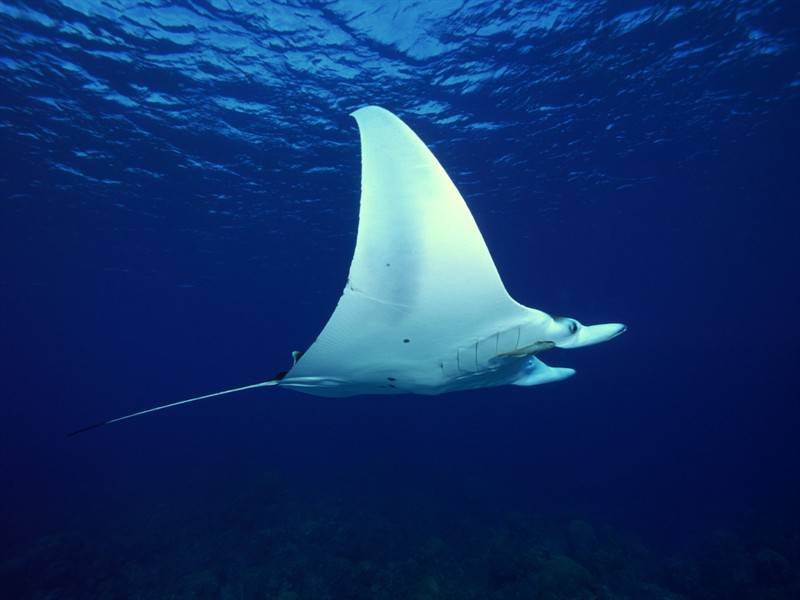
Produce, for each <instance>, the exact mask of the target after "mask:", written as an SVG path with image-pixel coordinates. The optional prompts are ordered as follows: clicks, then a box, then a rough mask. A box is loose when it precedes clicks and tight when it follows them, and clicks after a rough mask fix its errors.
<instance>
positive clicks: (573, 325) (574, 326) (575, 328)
mask: <svg viewBox="0 0 800 600" xmlns="http://www.w3.org/2000/svg"><path fill="white" fill-rule="evenodd" d="M576 331H578V324H577V323H576V322H575V321H572V323H570V324H569V332H570V334H573V333H575V332H576Z"/></svg>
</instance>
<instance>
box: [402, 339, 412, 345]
mask: <svg viewBox="0 0 800 600" xmlns="http://www.w3.org/2000/svg"><path fill="white" fill-rule="evenodd" d="M410 341H411V340H410V339H408V338H406V339H404V340H403V343H404V344H407V343H408V342H410Z"/></svg>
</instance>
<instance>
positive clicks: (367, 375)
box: [73, 106, 625, 434]
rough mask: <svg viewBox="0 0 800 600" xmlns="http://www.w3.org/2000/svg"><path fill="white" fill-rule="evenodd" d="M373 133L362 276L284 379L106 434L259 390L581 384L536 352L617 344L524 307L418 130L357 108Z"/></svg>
mask: <svg viewBox="0 0 800 600" xmlns="http://www.w3.org/2000/svg"><path fill="white" fill-rule="evenodd" d="M353 116H354V117H355V119H356V121H357V122H358V128H359V131H360V133H361V160H362V178H361V213H360V217H359V224H358V238H357V240H356V250H355V255H354V256H353V262H352V264H351V265H350V276H349V278H348V280H347V285H346V286H345V288H344V293H343V294H342V297H341V298H340V299H339V303H338V305H337V306H336V310H334V312H333V315H332V316H331V318H330V320H329V321H328V324H327V325H325V328H324V329H323V330H322V332H321V333H320V334H319V337H318V338H317V340H316V341H315V342H314V344H313V345H312V346H311V347H310V348H309V349H308V351H307V352H306V353H305V354H303V355H302V357H301V358H300V360H298V361H296V362H295V364H294V366H293V367H292V369H291V370H290V371H289V372H288V373H286V374H285V375H284V376H277V377H275V378H273V379H271V380H269V381H264V382H262V383H256V384H253V385H247V386H243V387H238V388H234V389H229V390H224V391H222V392H216V393H213V394H205V395H203V396H196V397H194V398H189V399H187V400H181V401H179V402H173V403H171V404H164V405H161V406H156V407H154V408H150V409H147V410H142V411H139V412H135V413H133V414H129V415H125V416H122V417H117V418H115V419H110V420H107V421H102V422H100V423H95V424H93V425H90V426H88V427H84V428H82V429H79V430H77V431H75V432H73V434H75V433H80V432H83V431H87V430H89V429H93V428H95V427H99V426H102V425H108V424H110V423H116V422H118V421H124V420H126V419H130V418H133V417H137V416H140V415H144V414H148V413H151V412H156V411H160V410H164V409H165V408H170V407H172V406H178V405H182V404H187V403H190V402H195V401H197V400H202V399H204V398H212V397H215V396H223V395H227V394H233V393H236V392H241V391H244V390H249V389H253V388H259V387H268V386H281V387H286V388H291V389H294V390H298V391H300V392H305V393H308V394H316V395H318V396H353V395H356V394H403V393H414V394H441V393H444V392H451V391H455V390H464V389H473V388H481V387H489V386H497V385H503V384H514V385H536V384H539V383H546V382H548V381H556V380H559V379H564V378H566V377H569V376H570V375H572V374H573V373H574V371H573V370H572V369H567V368H552V367H548V366H547V365H545V364H544V363H543V362H542V361H540V360H539V359H538V358H536V356H534V355H535V354H536V353H539V352H542V351H544V350H547V349H549V348H553V347H559V348H576V347H579V346H586V345H589V344H596V343H598V342H603V341H606V340H608V339H610V338H612V337H614V336H616V335H618V334H620V333H621V332H622V331H624V330H625V327H624V326H623V325H621V324H618V323H611V324H606V325H592V326H584V325H581V324H580V323H579V322H578V321H576V320H575V319H569V318H553V317H551V316H550V315H548V314H547V313H544V312H542V311H539V310H536V309H534V308H527V307H525V306H522V305H521V304H519V303H517V302H515V301H514V300H513V299H512V298H511V297H510V296H509V295H508V292H506V289H505V287H504V286H503V282H502V281H501V280H500V275H499V274H498V273H497V268H496V267H495V266H494V261H492V257H491V255H490V254H489V250H488V249H487V248H486V244H485V242H484V241H483V237H482V236H481V232H480V231H479V230H478V227H477V225H475V221H474V219H473V218H472V214H471V213H470V212H469V209H468V208H467V205H466V204H465V203H464V199H463V198H462V197H461V194H459V193H458V190H457V189H456V187H455V185H453V182H452V181H450V178H449V177H448V176H447V173H445V171H444V169H443V168H442V166H441V165H440V164H439V162H438V161H437V160H436V157H434V156H433V154H431V151H430V150H428V148H427V147H426V146H425V144H423V143H422V141H421V140H420V139H419V138H418V137H417V136H416V134H415V133H414V132H413V131H411V129H409V128H408V126H407V125H406V124H405V123H403V122H402V121H401V120H400V119H398V118H397V117H396V116H394V115H393V114H392V113H390V112H389V111H387V110H384V109H382V108H379V107H377V106H368V107H366V108H362V109H360V110H357V111H356V112H354V113H353Z"/></svg>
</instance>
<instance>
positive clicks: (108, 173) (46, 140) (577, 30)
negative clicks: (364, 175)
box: [0, 0, 800, 547]
mask: <svg viewBox="0 0 800 600" xmlns="http://www.w3.org/2000/svg"><path fill="white" fill-rule="evenodd" d="M35 4H36V5H37V8H36V9H34V8H31V6H26V3H18V2H8V1H4V2H2V3H0V147H2V167H0V189H2V192H0V194H2V196H1V200H2V201H1V203H0V211H2V213H0V231H2V234H1V235H2V237H1V238H0V239H2V244H3V252H2V253H0V343H1V344H2V346H1V347H2V355H3V356H2V362H0V364H2V370H1V371H0V372H2V374H3V377H2V382H3V390H2V400H0V410H1V411H2V412H1V413H0V489H2V490H3V492H2V494H0V519H1V521H0V531H2V532H3V536H4V537H7V539H6V540H4V542H8V543H4V544H3V545H4V547H13V544H16V543H25V542H27V541H29V540H31V539H33V538H35V537H36V536H37V535H40V534H41V533H45V532H50V531H57V530H60V529H65V528H70V529H78V530H82V529H83V530H92V529H93V528H95V527H98V526H100V524H102V523H105V522H107V521H113V520H115V519H123V520H124V519H125V518H126V515H128V514H130V513H132V512H133V511H134V510H138V509H140V508H141V507H142V506H149V505H153V506H155V505H163V504H167V505H174V506H181V505H182V504H186V503H190V504H192V505H193V506H196V505H197V504H198V503H202V502H203V501H204V498H205V497H206V496H207V495H208V494H211V493H214V494H220V495H222V496H223V497H224V495H225V494H227V493H231V494H233V493H234V491H235V490H236V489H237V486H238V483H239V482H241V481H246V480H248V479H249V478H252V477H253V476H255V475H257V474H260V473H278V474H279V475H280V477H282V478H283V479H284V480H286V481H288V482H289V485H290V486H291V487H292V488H293V489H294V490H295V491H298V492H299V493H303V494H309V495H320V496H325V495H328V494H330V495H335V496H337V497H344V498H348V499H349V500H348V502H352V503H353V504H354V505H355V504H359V505H363V503H367V504H370V503H375V505H386V504H387V503H388V504H392V503H394V504H397V505H398V506H399V505H402V503H403V502H404V501H405V499H408V498H423V501H426V499H427V501H429V502H430V503H434V502H435V503H438V504H439V505H441V506H442V507H444V510H447V511H453V512H458V511H461V510H463V511H470V510H473V509H480V510H488V511H490V512H491V511H496V512H498V513H499V512H503V511H507V510H511V509H517V510H524V511H535V512H542V513H544V514H576V515H583V516H587V517H591V518H594V519H597V520H600V521H604V522H611V523H613V524H615V525H616V526H618V527H620V528H622V529H625V530H630V531H634V532H637V533H639V534H640V535H642V536H643V537H644V538H645V539H647V540H648V541H650V542H651V543H653V544H660V543H662V542H673V541H676V539H680V538H682V537H684V536H688V535H691V534H692V533H693V532H696V531H700V530H707V529H711V528H714V527H717V526H726V525H730V524H731V523H736V522H741V520H742V519H745V518H751V517H752V516H753V515H765V514H778V513H783V514H789V515H792V516H795V517H796V516H797V511H796V507H797V506H798V505H800V478H799V477H798V472H799V471H798V469H800V439H798V436H797V431H798V426H800V406H799V405H798V399H800V394H798V387H799V386H798V383H797V369H798V359H799V358H800V352H799V351H798V348H799V347H800V342H799V341H798V340H800V322H799V321H798V318H797V311H798V308H800V302H799V300H800V294H798V268H797V260H798V239H797V236H798V228H797V227H798V226H797V224H798V216H800V215H799V214H798V213H800V209H798V198H800V194H799V192H800V175H798V166H799V165H800V142H799V141H798V139H800V138H799V136H800V119H799V118H798V114H800V112H798V111H799V110H800V50H799V49H798V39H799V38H798V36H800V29H799V28H798V18H797V17H798V15H797V13H796V11H795V10H793V9H791V8H790V6H791V4H792V3H788V2H710V1H709V2H697V3H694V4H693V5H692V8H691V9H687V8H682V7H681V6H682V5H681V6H679V5H677V4H675V5H669V4H652V5H651V4H648V3H644V2H618V3H610V4H606V3H600V2H597V3H592V2H576V3H570V2H550V3H530V2H520V3H513V2H503V3H469V2H467V3H464V4H461V3H458V2H454V3H449V2H442V3H436V4H435V5H433V6H432V7H431V6H429V5H428V3H421V4H418V5H417V4H413V3H405V2H398V3H378V4H379V5H380V7H379V8H370V9H368V10H365V9H363V8H362V7H361V6H360V3H358V2H344V1H336V2H324V3H314V2H309V3H295V2H290V3H274V4H273V3H259V2H241V3H240V2H217V1H215V0H211V1H208V2H189V1H184V2H177V3H173V2H164V3H137V2H132V1H131V2H121V1H120V2H111V1H109V2H104V3H92V2H77V1H69V2H66V1H65V2H61V3H57V2H43V3H35ZM365 104H380V105H382V106H384V107H386V108H388V109H390V110H392V111H394V112H396V113H397V114H398V115H400V116H401V117H402V118H403V119H404V120H406V122H407V123H408V124H409V125H410V126H411V127H412V128H413V129H414V130H415V131H416V132H417V133H418V134H419V135H420V136H421V137H422V139H423V140H424V141H426V142H427V143H428V144H429V145H430V146H431V147H432V148H433V150H434V152H435V153H436V154H437V156H438V158H439V159H440V161H441V162H442V164H443V165H444V167H445V168H446V169H447V170H448V172H449V173H450V175H451V177H452V179H453V180H454V182H455V183H456V185H457V186H458V187H459V189H460V190H461V192H462V194H463V195H464V197H465V198H466V200H467V202H468V204H469V205H470V207H471V208H472V210H473V213H474V215H475V218H476V220H477V222H478V224H479V226H480V227H481V229H482V231H483V233H484V237H485V238H486V241H487V244H488V245H489V248H490V250H491V251H492V253H493V256H494V258H495V262H496V264H497V266H498V269H499V271H500V273H501V275H502V276H503V278H504V281H505V283H506V285H507V287H508V289H509V291H510V293H511V294H512V295H513V296H514V297H515V298H516V299H518V300H519V301H520V302H522V303H524V304H527V305H530V306H535V307H537V308H541V309H542V310H546V311H548V312H551V313H554V314H562V315H568V316H572V317H575V318H578V319H579V320H581V321H583V322H585V323H593V322H606V321H623V322H625V323H627V324H628V326H629V331H628V332H627V333H626V334H625V335H624V336H622V337H620V338H618V339H615V340H614V341H613V342H612V343H609V344H604V345H601V346H596V347H591V348H587V349H583V350H577V351H569V352H568V351H551V352H549V353H548V354H547V356H545V360H546V361H547V362H548V363H550V364H553V365H557V366H572V367H575V368H576V369H577V370H578V375H577V376H576V377H574V378H573V379H570V380H569V381H567V382H563V383H560V384H554V385H549V386H542V387H536V388H499V389H491V390H481V391H476V392H470V393H463V394H451V395H446V396H442V397H434V398H428V397H391V398H383V397H377V398H372V397H361V398H352V399H342V400H330V399H319V398H314V397H309V396H303V395H299V394H295V393H292V392H289V391H286V390H280V389H279V390H267V391H263V392H261V391H257V392H251V393H247V394H246V395H245V394H243V395H242V396H240V397H227V398H223V399H219V400H218V401H209V402H207V403H197V404H194V405H191V406H188V407H184V408H182V409H177V410H174V411H169V412H164V413H161V414H159V415H157V416H156V415H154V416H150V417H146V418H142V419H139V420H135V421H130V422H126V423H122V424H119V425H115V426H113V427H108V428H105V429H102V430H98V431H94V432H91V433H87V434H86V435H83V436H81V437H77V438H70V439H66V438H65V437H64V434H65V432H67V431H69V430H72V429H75V428H77V427H80V426H82V425H84V424H86V423H91V422H94V421H96V420H98V419H103V418H107V417H112V416H116V415H119V414H124V413H126V412H131V411H135V410H139V409H142V408H146V407H149V406H151V405H153V404H158V403H162V402H169V401H172V400H178V399H181V398H184V397H188V396H193V395H196V394H201V393H206V392H212V391H216V390H218V389H224V388H228V387H235V386H239V385H244V384H248V383H254V382H257V381H261V380H263V379H264V378H265V377H268V376H271V375H272V374H273V373H274V372H276V371H278V370H282V369H285V368H286V367H287V366H288V364H289V360H290V357H289V352H290V351H291V350H293V349H302V348H305V347H307V346H308V345H309V344H310V343H311V342H312V341H313V339H314V337H315V335H316V334H317V333H318V332H319V330H320V329H321V327H322V325H323V324H324V323H325V321H326V319H327V318H328V316H329V315H330V312H331V311H332V309H333V306H334V305H335V302H336V300H337V298H338V295H339V293H340V291H341V288H342V287H343V284H344V282H345V278H346V273H347V268H348V265H349V260H350V256H351V254H352V249H353V246H354V240H355V228H356V224H357V210H358V194H359V165H360V163H359V160H360V159H359V146H358V134H357V129H356V127H355V122H354V121H353V120H352V119H350V118H349V117H348V113H349V112H350V111H351V110H354V109H356V108H358V107H360V106H362V105H365ZM9 544H12V546H9Z"/></svg>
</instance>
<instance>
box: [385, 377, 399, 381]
mask: <svg viewBox="0 0 800 600" xmlns="http://www.w3.org/2000/svg"><path fill="white" fill-rule="evenodd" d="M386 379H388V380H389V381H397V379H395V378H394V377H387V378H386Z"/></svg>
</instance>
